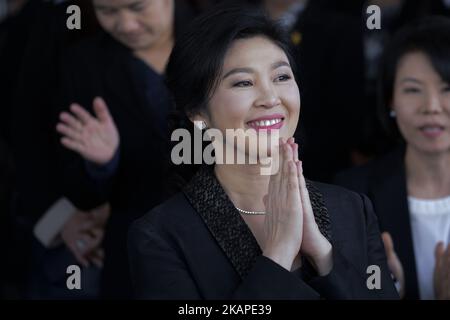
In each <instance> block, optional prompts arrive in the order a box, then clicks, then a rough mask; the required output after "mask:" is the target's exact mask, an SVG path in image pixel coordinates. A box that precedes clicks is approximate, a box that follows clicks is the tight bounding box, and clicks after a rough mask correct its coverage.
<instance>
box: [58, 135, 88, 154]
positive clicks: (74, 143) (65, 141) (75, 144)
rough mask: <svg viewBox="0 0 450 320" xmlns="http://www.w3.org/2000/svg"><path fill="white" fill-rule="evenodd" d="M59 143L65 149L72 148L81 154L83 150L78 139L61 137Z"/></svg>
mask: <svg viewBox="0 0 450 320" xmlns="http://www.w3.org/2000/svg"><path fill="white" fill-rule="evenodd" d="M61 144H62V145H63V146H64V147H66V148H67V149H70V150H73V151H75V152H78V153H80V154H82V153H83V152H84V145H83V144H82V143H81V142H80V141H78V140H72V139H70V138H67V137H62V138H61Z"/></svg>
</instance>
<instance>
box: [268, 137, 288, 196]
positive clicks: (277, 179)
mask: <svg viewBox="0 0 450 320" xmlns="http://www.w3.org/2000/svg"><path fill="white" fill-rule="evenodd" d="M284 148H285V144H284V141H283V138H280V139H279V144H278V171H277V173H276V174H274V175H272V177H273V184H272V192H271V193H270V194H274V192H275V193H276V194H279V192H280V187H281V177H282V175H283V170H284V155H283V152H284Z"/></svg>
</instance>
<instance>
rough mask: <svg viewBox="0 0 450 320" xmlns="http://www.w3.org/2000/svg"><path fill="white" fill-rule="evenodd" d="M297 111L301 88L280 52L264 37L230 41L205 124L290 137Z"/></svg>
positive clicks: (282, 52) (285, 58)
mask: <svg viewBox="0 0 450 320" xmlns="http://www.w3.org/2000/svg"><path fill="white" fill-rule="evenodd" d="M299 113H300V94H299V89H298V86H297V83H296V81H295V79H294V74H293V71H292V69H291V66H290V64H289V60H288V58H287V56H286V54H285V53H284V51H283V50H282V49H281V48H280V47H278V46H277V45H276V44H274V43H273V42H272V41H270V40H269V39H268V38H266V37H263V36H255V37H252V38H248V39H239V40H236V41H234V42H233V44H232V45H231V47H230V48H229V50H228V51H227V53H226V55H225V59H224V63H223V69H222V73H221V75H220V82H219V84H218V87H217V89H216V90H215V92H214V94H213V95H212V97H211V99H210V102H209V106H208V117H207V118H208V119H206V122H207V125H208V126H209V127H212V128H217V129H219V130H221V131H222V132H223V133H224V132H225V129H244V130H248V129H250V130H256V132H258V131H260V130H262V129H266V130H268V132H269V133H270V132H271V131H272V130H279V131H278V132H279V136H280V137H284V138H288V137H292V136H293V134H294V132H295V129H296V127H297V122H298V118H299Z"/></svg>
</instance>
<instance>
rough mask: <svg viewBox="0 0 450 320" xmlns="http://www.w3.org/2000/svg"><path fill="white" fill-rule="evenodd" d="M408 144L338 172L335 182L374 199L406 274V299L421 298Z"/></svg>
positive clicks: (375, 206) (373, 201)
mask: <svg viewBox="0 0 450 320" xmlns="http://www.w3.org/2000/svg"><path fill="white" fill-rule="evenodd" d="M404 156H405V148H404V147H400V148H398V149H396V150H395V151H393V152H391V153H389V154H387V155H385V156H383V157H381V158H379V159H377V160H374V161H371V162H369V163H368V164H367V165H365V166H361V167H357V168H353V169H349V170H347V171H344V172H342V173H339V174H338V175H337V176H336V179H335V182H336V183H337V184H340V185H342V186H344V187H347V188H349V189H351V190H355V191H357V192H361V193H364V194H366V195H367V196H368V197H369V198H370V199H371V200H372V203H373V206H374V208H375V212H376V214H377V216H378V218H379V222H380V229H381V231H382V232H383V231H388V232H389V233H390V234H391V236H392V240H393V242H394V247H395V251H396V253H397V256H398V258H399V259H400V261H401V263H402V265H403V270H404V274H405V299H419V291H418V284H417V270H416V260H415V255H414V247H413V240H412V232H411V221H410V217H409V208H408V198H407V189H406V175H405V164H404Z"/></svg>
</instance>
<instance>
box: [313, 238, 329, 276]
mask: <svg viewBox="0 0 450 320" xmlns="http://www.w3.org/2000/svg"><path fill="white" fill-rule="evenodd" d="M325 241H326V242H324V243H323V244H322V245H321V248H322V249H321V250H320V252H319V253H318V254H316V255H313V256H307V259H308V260H309V262H310V263H311V265H312V266H313V267H314V269H315V270H316V272H317V274H318V275H319V276H321V277H323V276H326V275H327V274H329V273H330V271H331V270H332V269H333V247H332V245H331V244H330V242H328V240H326V239H325Z"/></svg>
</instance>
